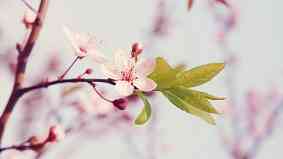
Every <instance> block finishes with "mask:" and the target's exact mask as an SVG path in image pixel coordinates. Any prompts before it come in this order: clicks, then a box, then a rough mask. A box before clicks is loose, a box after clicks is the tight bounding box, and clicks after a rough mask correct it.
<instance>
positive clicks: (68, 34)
mask: <svg viewBox="0 0 283 159" xmlns="http://www.w3.org/2000/svg"><path fill="white" fill-rule="evenodd" d="M63 32H64V33H65V35H66V37H67V39H68V40H69V41H70V43H71V45H72V47H73V49H74V50H75V52H76V54H77V55H78V56H80V57H83V56H84V55H85V54H83V53H82V52H81V51H80V49H79V46H78V44H77V42H76V40H75V37H74V36H75V35H74V33H72V32H71V31H70V29H69V28H68V27H66V26H63Z"/></svg>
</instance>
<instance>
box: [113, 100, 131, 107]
mask: <svg viewBox="0 0 283 159" xmlns="http://www.w3.org/2000/svg"><path fill="white" fill-rule="evenodd" d="M113 105H114V106H115V107H116V108H118V109H120V110H124V109H126V108H127V106H128V100H126V99H125V98H120V99H116V100H114V101H113Z"/></svg>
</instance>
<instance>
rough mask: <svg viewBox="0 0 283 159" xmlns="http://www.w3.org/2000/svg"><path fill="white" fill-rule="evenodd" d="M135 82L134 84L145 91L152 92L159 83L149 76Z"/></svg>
mask: <svg viewBox="0 0 283 159" xmlns="http://www.w3.org/2000/svg"><path fill="white" fill-rule="evenodd" d="M133 83H134V86H136V87H137V88H138V89H140V90H142V91H145V92H150V91H152V90H154V89H155V88H156V86H157V84H156V83H155V82H154V81H153V80H151V79H149V78H138V79H136V80H134V81H133Z"/></svg>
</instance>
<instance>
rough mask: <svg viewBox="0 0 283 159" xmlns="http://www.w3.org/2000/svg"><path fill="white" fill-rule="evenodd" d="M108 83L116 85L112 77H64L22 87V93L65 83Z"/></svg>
mask: <svg viewBox="0 0 283 159" xmlns="http://www.w3.org/2000/svg"><path fill="white" fill-rule="evenodd" d="M97 82H100V83H108V84H112V85H115V82H114V81H113V80H112V79H96V78H88V79H85V78H82V79H80V78H73V79H63V80H55V81H50V82H43V83H40V84H37V85H34V86H30V87H26V88H22V89H20V92H21V94H24V93H27V92H29V91H32V90H35V89H41V88H47V87H49V86H53V85H58V84H64V83H89V84H90V85H91V86H93V83H97Z"/></svg>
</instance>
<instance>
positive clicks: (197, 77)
mask: <svg viewBox="0 0 283 159" xmlns="http://www.w3.org/2000/svg"><path fill="white" fill-rule="evenodd" d="M223 68H224V63H211V64H206V65H201V66H198V67H195V68H193V69H191V70H187V71H183V72H180V73H179V74H178V75H177V80H176V81H175V84H174V85H175V86H176V85H183V86H185V87H194V86H198V85H201V84H203V83H206V82H208V81H210V80H211V79H212V78H213V77H215V76H216V75H217V74H218V73H219V72H220V71H221V70H222V69H223Z"/></svg>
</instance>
